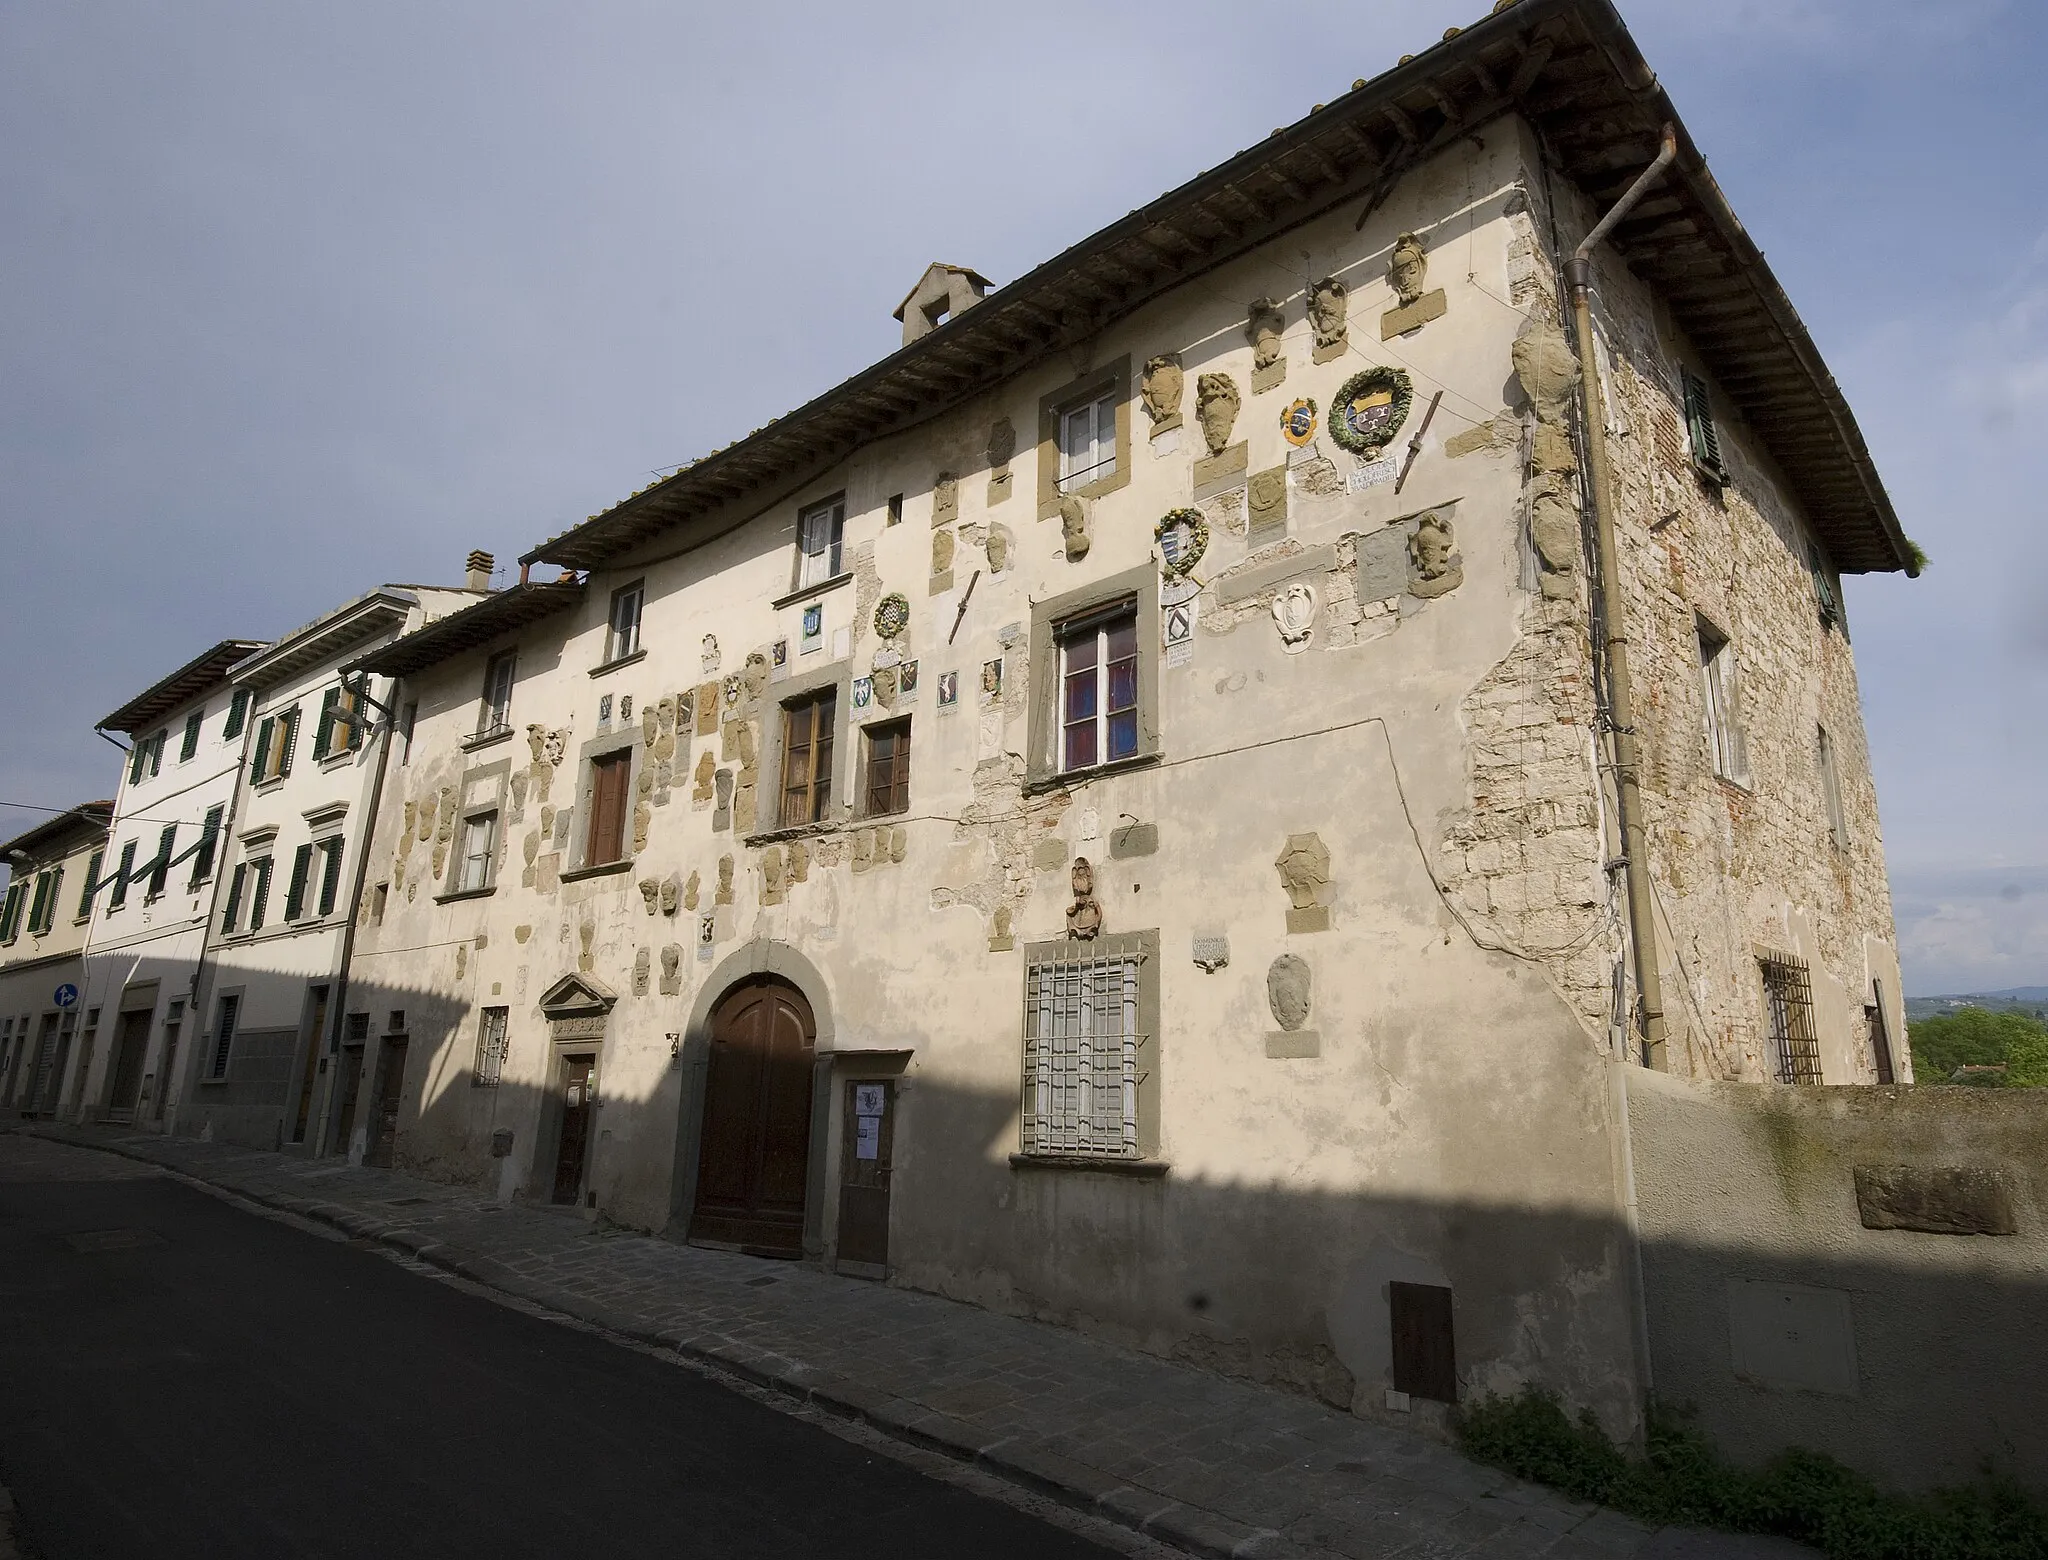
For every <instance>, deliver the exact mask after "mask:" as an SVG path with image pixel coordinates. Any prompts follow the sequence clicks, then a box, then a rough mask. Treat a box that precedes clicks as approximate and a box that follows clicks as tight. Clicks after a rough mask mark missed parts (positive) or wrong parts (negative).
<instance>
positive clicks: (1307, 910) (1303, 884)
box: [1273, 831, 1330, 932]
mask: <svg viewBox="0 0 2048 1560" xmlns="http://www.w3.org/2000/svg"><path fill="white" fill-rule="evenodd" d="M1273 869H1274V871H1276V872H1278V873H1279V874H1280V886H1281V887H1282V888H1284V889H1286V890H1287V903H1288V909H1287V929H1288V930H1289V931H1290V932H1322V931H1328V930H1329V927H1330V911H1329V907H1328V906H1327V905H1326V904H1325V903H1324V900H1325V899H1326V898H1327V897H1328V894H1329V888H1330V848H1329V847H1328V846H1327V845H1325V844H1324V843H1323V839H1322V836H1321V835H1319V834H1317V833H1315V832H1314V831H1310V832H1309V833H1307V834H1290V835H1288V836H1287V843H1286V844H1284V845H1282V846H1281V847H1280V855H1279V857H1278V859H1276V860H1275V861H1274V863H1273Z"/></svg>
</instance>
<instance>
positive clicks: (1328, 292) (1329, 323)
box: [1308, 276, 1351, 363]
mask: <svg viewBox="0 0 2048 1560" xmlns="http://www.w3.org/2000/svg"><path fill="white" fill-rule="evenodd" d="M1350 310H1351V290H1350V289H1349V288H1348V287H1346V286H1345V285H1344V284H1343V283H1342V282H1340V281H1338V280H1337V278H1336V277H1334V276H1326V277H1324V278H1323V279H1322V280H1321V281H1320V282H1317V283H1316V285H1315V287H1314V288H1313V289H1312V290H1311V291H1310V293H1309V295H1308V322H1309V325H1310V327H1311V328H1312V329H1313V330H1314V331H1315V333H1316V345H1315V352H1314V360H1315V361H1316V362H1318V363H1328V362H1330V361H1331V360H1332V359H1334V358H1339V357H1342V356H1343V355H1344V351H1345V348H1346V347H1347V346H1348V345H1349V343H1350V336H1351V332H1350V327H1349V325H1348V324H1347V323H1346V320H1347V316H1348V315H1349V313H1350Z"/></svg>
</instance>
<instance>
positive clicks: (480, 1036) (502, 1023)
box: [470, 1007, 512, 1089]
mask: <svg viewBox="0 0 2048 1560" xmlns="http://www.w3.org/2000/svg"><path fill="white" fill-rule="evenodd" d="M511 1014H512V1010H511V1009H510V1008H501V1007H488V1008H485V1009H484V1010H483V1016H482V1020H481V1021H480V1022H479V1023H478V1025H477V1031H476V1067H475V1070H474V1071H473V1072H472V1073H471V1075H470V1082H471V1083H472V1084H474V1085H475V1086H476V1087H477V1088H479V1089H495V1088H496V1087H497V1086H498V1079H499V1078H500V1076H501V1075H502V1074H503V1073H504V1070H505V1029H506V1023H507V1020H508V1019H509V1018H510V1017H511Z"/></svg>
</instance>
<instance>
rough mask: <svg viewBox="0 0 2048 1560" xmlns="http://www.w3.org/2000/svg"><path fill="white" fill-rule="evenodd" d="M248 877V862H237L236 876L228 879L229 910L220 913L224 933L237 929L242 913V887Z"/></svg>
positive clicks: (221, 927)
mask: <svg viewBox="0 0 2048 1560" xmlns="http://www.w3.org/2000/svg"><path fill="white" fill-rule="evenodd" d="M248 877H249V864H248V863H247V862H246V861H242V862H237V863H236V864H235V872H234V876H233V877H231V878H229V879H228V902H227V908H226V909H224V910H222V911H221V913H220V929H221V930H222V931H224V932H232V931H233V930H234V929H235V917H236V916H238V915H240V914H241V913H242V885H243V883H245V882H246V881H247V880H248Z"/></svg>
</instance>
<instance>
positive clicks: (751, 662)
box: [740, 650, 768, 699]
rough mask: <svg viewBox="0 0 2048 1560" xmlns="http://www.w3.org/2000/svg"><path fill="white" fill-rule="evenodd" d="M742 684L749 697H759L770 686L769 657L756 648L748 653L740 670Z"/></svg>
mask: <svg viewBox="0 0 2048 1560" xmlns="http://www.w3.org/2000/svg"><path fill="white" fill-rule="evenodd" d="M740 686H741V687H743V688H745V689H746V690H747V697H748V698H750V699H758V698H760V697H761V695H762V693H763V692H765V691H766V689H767V687H768V657H766V656H765V655H763V654H762V653H761V652H760V651H758V650H756V651H754V652H752V653H751V654H750V655H748V657H747V659H746V662H745V664H744V665H743V667H742V668H741V671H740Z"/></svg>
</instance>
